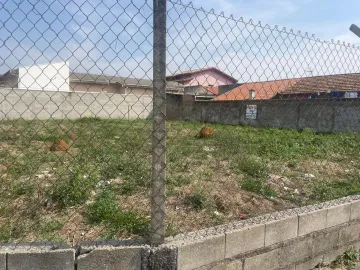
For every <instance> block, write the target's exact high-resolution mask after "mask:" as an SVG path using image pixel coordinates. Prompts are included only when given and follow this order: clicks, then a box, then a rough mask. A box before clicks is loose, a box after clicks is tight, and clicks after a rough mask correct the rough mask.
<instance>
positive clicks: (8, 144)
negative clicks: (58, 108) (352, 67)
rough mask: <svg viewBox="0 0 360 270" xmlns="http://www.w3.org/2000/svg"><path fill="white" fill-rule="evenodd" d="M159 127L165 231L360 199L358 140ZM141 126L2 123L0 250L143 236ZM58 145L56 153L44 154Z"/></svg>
mask: <svg viewBox="0 0 360 270" xmlns="http://www.w3.org/2000/svg"><path fill="white" fill-rule="evenodd" d="M203 125H204V124H202V123H195V122H176V121H174V122H168V124H167V129H168V138H167V146H168V150H167V205H166V209H167V233H168V235H172V234H177V233H180V232H185V231H192V230H196V229H199V228H204V227H208V226H213V225H216V224H221V223H224V222H228V221H233V220H239V219H243V218H248V217H251V216H255V215H259V214H263V213H266V212H272V211H276V210H281V209H285V208H291V207H296V206H301V205H305V204H310V203H315V202H320V201H324V200H329V199H333V198H337V197H342V196H346V195H350V194H355V193H359V192H360V180H359V173H360V162H359V159H360V156H359V149H360V134H316V133H313V132H311V131H307V130H305V131H302V132H298V131H291V130H280V129H255V128H250V127H239V126H223V125H211V127H213V128H214V133H213V135H212V136H211V137H210V138H207V139H200V138H198V136H197V134H198V132H199V130H200V129H201V127H203ZM151 127H152V123H151V121H146V120H136V121H125V120H101V119H96V118H95V119H89V118H84V119H79V120H76V121H70V120H48V121H25V120H16V121H2V122H1V125H0V149H1V152H0V176H1V178H0V179H1V186H0V241H1V242H7V241H35V240H37V241H41V240H52V241H55V240H62V241H66V242H68V243H70V244H76V243H78V242H79V241H86V240H94V239H100V238H101V239H104V238H107V239H109V238H110V239H117V238H128V237H133V236H136V235H138V236H146V234H147V230H148V225H149V215H150V213H149V190H150V179H151ZM58 139H64V140H65V141H66V142H67V143H68V145H69V146H70V148H69V150H68V151H66V152H51V151H50V150H49V149H50V147H51V145H52V144H53V142H54V141H56V140H58Z"/></svg>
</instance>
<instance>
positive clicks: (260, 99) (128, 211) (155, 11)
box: [0, 0, 360, 245]
mask: <svg viewBox="0 0 360 270" xmlns="http://www.w3.org/2000/svg"><path fill="white" fill-rule="evenodd" d="M0 5H1V9H0V22H1V27H0V44H1V45H0V74H2V75H1V78H0V81H1V89H0V117H1V120H0V134H1V135H0V145H1V147H0V149H1V154H0V175H1V186H0V193H1V194H0V195H1V196H0V213H1V214H0V216H1V218H0V242H2V243H5V242H15V243H20V242H39V241H54V242H57V241H61V242H66V243H68V244H70V245H77V244H79V243H80V242H84V241H93V240H102V239H117V240H118V239H120V240H129V241H130V242H131V241H137V239H139V241H142V239H147V240H148V241H149V242H150V243H151V244H152V245H159V244H161V243H163V242H164V241H165V237H173V238H175V239H182V238H184V237H186V234H188V233H191V232H192V233H191V234H197V235H199V236H200V235H207V234H210V233H212V232H213V231H217V230H223V229H224V228H225V227H226V226H235V225H234V224H236V222H239V221H241V220H244V219H248V218H250V217H254V216H258V215H261V214H264V213H271V212H274V211H277V210H283V209H288V208H294V207H298V206H302V205H307V204H312V203H316V202H319V201H326V200H330V199H333V198H338V197H342V196H346V195H350V194H355V193H358V192H359V190H360V184H359V183H360V182H359V173H360V171H359V166H358V163H359V157H358V151H357V148H358V146H359V144H360V138H359V135H358V133H357V132H358V131H359V129H360V128H359V124H358V123H359V109H358V104H359V99H358V95H359V88H360V87H359V86H360V81H359V78H360V76H359V74H358V73H359V72H358V70H359V64H358V63H359V48H357V47H354V46H349V45H345V44H342V43H336V42H333V41H331V42H325V41H321V40H318V39H316V38H315V37H313V36H309V35H308V34H302V33H300V32H298V33H296V32H293V31H292V30H290V31H288V30H286V29H280V28H278V27H271V26H268V25H263V24H261V23H254V22H253V21H249V22H246V21H245V20H243V19H240V20H236V19H234V18H232V17H226V16H225V15H224V14H217V13H216V12H214V11H213V10H211V11H205V10H203V9H198V8H195V7H193V6H192V5H191V4H184V3H182V2H174V1H164V0H154V1H153V2H151V1H145V0H124V1H116V0H108V1H102V2H99V1H92V0H86V1H85V0H67V1H56V0H55V1H52V0H46V1H31V0H27V1H23V0H18V1H3V2H2V3H1V4H0ZM245 15H246V14H245ZM165 37H166V38H165ZM165 77H166V78H165ZM165 79H166V80H165ZM165 101H166V102H165ZM165 103H166V104H165ZM165 120H166V122H165ZM165 173H166V177H165ZM165 178H166V180H165ZM165 182H166V190H165ZM165 202H166V203H165ZM231 222H232V223H231ZM233 222H235V223H233ZM224 224H228V225H226V226H225V225H224ZM210 228H211V229H210Z"/></svg>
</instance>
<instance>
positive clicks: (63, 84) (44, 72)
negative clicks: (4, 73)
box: [18, 62, 70, 92]
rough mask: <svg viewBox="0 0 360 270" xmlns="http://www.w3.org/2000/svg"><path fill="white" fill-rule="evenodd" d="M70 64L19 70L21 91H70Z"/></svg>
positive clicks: (37, 66)
mask: <svg viewBox="0 0 360 270" xmlns="http://www.w3.org/2000/svg"><path fill="white" fill-rule="evenodd" d="M69 72H70V69H69V63H68V62H61V63H53V64H45V65H34V66H31V67H22V68H19V83H18V88H19V89H29V90H47V91H66V92H69V91H70V87H69Z"/></svg>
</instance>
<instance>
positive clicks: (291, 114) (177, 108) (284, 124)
mask: <svg viewBox="0 0 360 270" xmlns="http://www.w3.org/2000/svg"><path fill="white" fill-rule="evenodd" d="M247 105H257V118H256V119H246V117H245V115H246V106H247ZM167 110H168V112H169V114H168V119H169V120H193V121H201V122H207V123H220V124H226V125H250V126H254V127H274V128H290V129H299V130H301V129H305V128H309V129H312V130H314V131H317V132H350V131H351V132H359V131H360V107H359V105H358V103H357V102H356V100H351V99H338V100H335V99H334V100H245V101H213V102H209V101H196V102H182V103H181V104H180V103H179V104H173V103H171V104H168V109H167ZM170 112H171V113H170Z"/></svg>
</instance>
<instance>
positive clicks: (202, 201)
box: [184, 190, 213, 211]
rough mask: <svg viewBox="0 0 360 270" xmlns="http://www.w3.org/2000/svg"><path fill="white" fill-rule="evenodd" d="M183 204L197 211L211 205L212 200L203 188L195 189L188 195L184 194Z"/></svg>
mask: <svg viewBox="0 0 360 270" xmlns="http://www.w3.org/2000/svg"><path fill="white" fill-rule="evenodd" d="M184 204H185V205H186V206H189V207H191V208H193V209H195V210H197V211H200V210H203V209H207V208H210V207H212V205H213V201H212V200H211V199H210V195H209V194H207V193H206V192H205V191H203V190H195V191H194V192H192V193H191V194H190V195H187V196H185V199H184Z"/></svg>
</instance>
